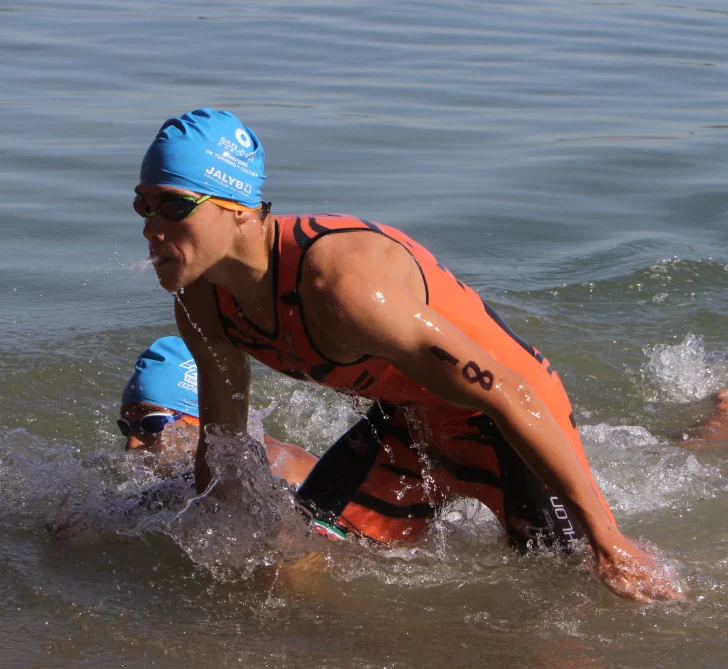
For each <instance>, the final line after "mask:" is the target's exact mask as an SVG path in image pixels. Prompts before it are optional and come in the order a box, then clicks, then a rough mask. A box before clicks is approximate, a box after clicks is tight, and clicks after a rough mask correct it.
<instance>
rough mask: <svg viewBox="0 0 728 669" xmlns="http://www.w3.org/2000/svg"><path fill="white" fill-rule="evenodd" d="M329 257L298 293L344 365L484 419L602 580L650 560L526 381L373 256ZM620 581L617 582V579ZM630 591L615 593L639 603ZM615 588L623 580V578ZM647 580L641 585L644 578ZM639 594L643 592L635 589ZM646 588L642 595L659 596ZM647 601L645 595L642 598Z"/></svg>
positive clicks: (626, 588)
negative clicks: (545, 495) (381, 367)
mask: <svg viewBox="0 0 728 669" xmlns="http://www.w3.org/2000/svg"><path fill="white" fill-rule="evenodd" d="M365 254H366V251H364V252H363V253H362V255H360V256H359V258H358V260H359V262H358V263H356V264H352V263H350V262H349V263H346V264H345V263H341V266H339V265H338V261H337V260H336V259H335V258H333V259H332V258H329V259H328V264H326V265H325V266H324V265H322V266H321V267H319V268H315V267H314V270H316V269H318V272H316V271H313V272H310V273H309V276H312V277H313V279H314V280H312V281H311V282H310V283H309V284H308V285H307V286H305V288H304V289H305V290H306V292H307V293H308V295H307V296H305V297H304V300H305V303H306V306H307V311H306V319H307V323H309V324H310V323H313V324H314V326H315V327H316V326H317V329H318V330H319V331H324V330H325V331H327V332H328V333H329V335H328V336H329V337H330V338H331V339H332V340H336V341H339V342H346V352H347V354H351V356H352V357H353V356H358V355H364V354H368V355H375V356H380V357H383V358H385V359H386V360H388V361H389V362H391V364H393V365H394V366H395V367H396V368H397V369H399V370H400V371H402V372H403V373H404V374H406V375H407V376H408V377H409V378H411V379H412V380H413V381H415V382H417V383H419V384H420V385H422V386H423V387H424V388H426V389H428V390H430V391H431V392H433V393H434V394H436V395H438V396H439V397H441V398H442V399H444V400H445V401H447V402H449V403H451V404H453V405H455V406H459V407H463V408H470V409H473V410H476V411H482V412H483V413H485V414H487V415H488V416H490V417H491V418H492V419H493V421H494V422H495V423H496V425H497V426H498V428H499V429H500V430H501V432H502V433H503V434H504V435H505V436H506V438H507V439H508V441H509V443H510V444H511V445H512V446H513V447H514V449H515V450H516V451H517V452H518V454H519V455H520V456H521V458H522V459H523V460H524V461H525V462H526V464H528V466H529V467H530V468H531V469H532V470H533V471H534V472H536V473H537V475H538V476H539V477H540V478H541V479H542V480H543V481H544V482H545V483H546V484H547V485H549V486H550V487H551V488H552V489H553V490H554V491H555V492H556V494H558V495H559V496H560V497H561V498H562V499H563V500H565V502H566V503H567V506H569V508H570V509H571V510H572V512H573V513H574V514H575V515H576V517H577V519H578V520H579V521H580V523H581V524H582V526H583V527H584V529H585V530H586V532H587V534H588V535H589V538H590V540H591V544H592V547H593V548H594V551H595V553H596V555H597V560H598V566H599V568H600V570H601V571H600V572H599V573H602V574H606V573H607V572H608V571H609V569H610V568H612V572H611V573H613V571H614V566H615V565H616V564H618V563H619V561H620V559H623V558H622V556H623V555H624V554H625V553H627V554H629V555H632V556H635V559H636V560H637V561H638V562H639V561H642V562H643V563H645V564H650V559H649V557H648V556H646V554H644V553H642V551H640V550H639V549H638V548H637V547H636V546H635V545H634V544H632V543H631V542H630V541H629V540H628V539H627V538H626V537H624V536H622V535H621V533H620V532H619V530H618V529H617V526H616V524H615V522H614V519H613V518H612V517H611V515H610V514H609V513H608V511H607V510H606V509H605V507H604V505H603V504H602V502H601V500H600V498H599V495H598V492H597V490H596V488H595V487H594V486H593V485H592V483H591V481H590V480H589V477H588V476H587V474H586V472H585V471H584V469H583V467H582V466H581V463H580V462H579V460H578V458H577V456H576V454H575V452H574V450H573V449H572V448H571V446H570V444H569V443H568V441H567V439H566V437H565V435H564V433H563V432H562V430H561V429H560V427H559V426H558V424H557V422H556V420H555V419H554V417H553V416H552V415H551V413H550V411H549V410H548V408H547V407H546V405H545V404H544V403H543V402H542V401H541V399H540V398H539V397H538V395H537V394H536V393H535V392H534V391H533V390H532V388H531V387H530V385H529V383H528V382H527V380H526V379H525V378H523V377H521V376H519V375H518V374H516V373H514V372H513V371H511V370H510V369H508V368H507V367H506V366H504V365H502V364H501V363H499V362H498V361H497V360H496V359H495V358H493V357H492V356H490V355H489V354H488V353H486V352H485V351H484V350H483V349H482V348H480V346H478V345H477V344H476V343H475V342H474V341H473V340H472V339H470V338H469V337H468V336H467V335H465V334H464V333H463V332H462V331H461V330H459V329H458V328H457V327H455V326H454V325H453V324H452V323H450V322H449V321H448V320H447V319H446V318H444V317H443V316H441V315H440V314H438V313H437V312H435V311H434V310H432V309H430V308H429V307H428V306H427V305H426V304H425V303H424V302H422V301H421V300H420V299H418V298H417V297H415V296H414V295H413V294H412V293H411V292H410V291H409V290H408V288H407V287H406V286H405V285H404V284H403V282H402V281H401V280H400V279H399V277H397V276H395V275H393V274H392V273H391V272H390V269H389V268H388V266H387V263H386V262H383V261H382V260H381V259H380V258H379V257H378V255H377V254H376V253H372V254H366V259H365V261H364V262H362V256H363V255H365ZM620 577H622V574H621V572H620ZM631 579H632V580H633V581H636V582H638V586H634V585H633V584H629V586H623V585H622V583H621V582H620V584H619V585H617V586H615V585H614V584H613V582H612V583H610V582H609V581H608V579H607V577H606V576H603V580H604V581H605V584H607V585H608V587H611V589H613V590H614V591H616V592H618V594H623V595H626V596H631V597H632V598H639V597H640V596H641V595H640V594H635V593H639V592H640V588H641V587H642V586H643V580H642V579H640V578H638V577H636V576H634V575H632V577H631ZM623 580H626V581H629V580H630V579H629V578H628V577H624V579H623ZM644 580H645V581H648V579H644ZM645 589H646V590H648V591H649V583H648V584H647V586H645ZM655 590H656V589H655V588H653V590H652V591H650V594H651V595H652V596H660V593H659V592H656V591H655ZM649 596H650V595H649V594H645V595H644V597H645V598H648V597H649Z"/></svg>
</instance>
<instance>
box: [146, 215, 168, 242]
mask: <svg viewBox="0 0 728 669" xmlns="http://www.w3.org/2000/svg"><path fill="white" fill-rule="evenodd" d="M158 220H159V216H153V217H152V218H145V219H144V233H143V234H144V236H145V237H146V238H147V240H149V241H150V242H151V241H152V240H153V239H155V240H158V241H162V240H163V239H164V235H163V234H162V232H161V231H160V230H159V226H158V225H155V222H156V221H158Z"/></svg>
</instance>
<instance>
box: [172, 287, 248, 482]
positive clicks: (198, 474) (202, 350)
mask: <svg viewBox="0 0 728 669" xmlns="http://www.w3.org/2000/svg"><path fill="white" fill-rule="evenodd" d="M212 291H213V286H212V284H210V283H209V282H208V281H207V280H205V279H198V280H197V281H195V282H194V283H193V284H191V285H190V286H188V287H187V288H186V289H185V291H184V293H183V294H182V295H180V296H178V299H179V300H180V302H181V304H180V302H176V303H175V316H176V320H177V328H178V329H179V332H180V335H181V336H182V338H183V339H184V341H185V344H187V347H188V348H189V349H190V351H191V352H192V355H193V356H194V358H195V362H196V363H197V388H198V402H199V410H200V436H199V440H198V445H197V453H196V455H195V487H196V488H197V492H199V493H201V492H204V490H205V489H206V488H207V486H208V485H209V484H210V469H209V467H208V465H207V461H206V460H205V455H206V454H207V443H206V432H205V428H206V426H208V425H212V424H215V425H218V426H220V429H229V430H230V436H231V437H233V436H235V435H236V434H237V433H239V432H245V431H246V430H247V427H248V402H249V393H250V358H249V357H248V355H247V353H245V352H244V351H241V350H240V349H238V348H236V347H235V346H234V345H233V344H232V343H231V342H230V341H229V340H228V339H227V338H226V337H225V333H224V332H223V331H222V327H221V326H220V324H219V319H218V315H217V312H216V308H215V304H216V302H215V298H214V295H213V293H212ZM202 327H204V332H203V330H202Z"/></svg>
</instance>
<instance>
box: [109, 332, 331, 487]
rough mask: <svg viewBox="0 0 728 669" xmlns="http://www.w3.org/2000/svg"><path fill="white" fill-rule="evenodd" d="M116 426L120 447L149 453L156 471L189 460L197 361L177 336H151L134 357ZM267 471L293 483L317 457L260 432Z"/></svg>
mask: <svg viewBox="0 0 728 669" xmlns="http://www.w3.org/2000/svg"><path fill="white" fill-rule="evenodd" d="M121 402H122V404H121V410H120V417H119V419H118V420H117V424H118V426H119V430H120V431H121V433H122V434H123V435H124V437H126V450H127V451H136V452H139V453H142V452H143V454H144V455H145V456H149V457H148V458H147V459H148V460H149V464H151V465H152V466H153V467H154V469H155V471H156V472H157V473H158V474H159V475H162V476H165V475H167V474H169V473H171V472H172V471H173V470H174V471H178V470H179V467H180V466H184V462H185V461H186V460H189V462H190V464H191V463H192V461H193V459H194V456H195V451H196V450H197V440H198V436H199V429H200V428H199V425H200V421H199V410H198V407H197V365H196V364H195V361H194V359H193V358H192V354H191V353H190V352H189V350H188V349H187V347H186V346H185V343H184V342H183V341H182V340H181V339H180V338H179V337H162V338H161V339H157V340H156V341H155V342H154V343H153V344H152V345H151V346H150V347H149V348H148V349H146V350H145V351H144V352H143V353H142V354H141V355H140V356H139V358H138V359H137V361H136V365H135V367H134V373H133V374H132V375H131V377H130V378H129V381H128V382H127V384H126V387H125V388H124V392H123V394H122V400H121ZM264 444H265V452H266V455H267V457H268V462H269V463H270V467H271V473H272V474H273V475H274V476H276V477H278V478H279V479H281V480H284V481H286V482H287V483H289V484H291V485H294V486H296V487H298V486H299V485H300V484H301V483H302V482H303V480H304V479H305V478H306V476H308V474H309V472H310V471H311V469H312V468H313V466H314V465H315V464H316V463H317V462H318V458H317V457H316V456H315V455H313V454H312V453H309V452H308V451H306V450H305V449H303V448H301V447H300V446H295V445H294V444H283V443H281V442H280V441H278V440H277V439H274V438H273V437H271V436H269V435H267V434H266V435H264Z"/></svg>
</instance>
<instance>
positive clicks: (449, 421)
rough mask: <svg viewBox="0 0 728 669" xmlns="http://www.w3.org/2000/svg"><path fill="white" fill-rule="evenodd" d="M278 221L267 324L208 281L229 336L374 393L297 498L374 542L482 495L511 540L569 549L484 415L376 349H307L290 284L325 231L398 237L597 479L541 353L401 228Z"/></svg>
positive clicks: (567, 525) (436, 301)
mask: <svg viewBox="0 0 728 669" xmlns="http://www.w3.org/2000/svg"><path fill="white" fill-rule="evenodd" d="M275 225H276V231H275V243H274V248H273V271H274V289H273V290H274V295H273V298H274V299H275V307H276V321H275V323H276V324H275V328H274V330H273V331H272V332H266V331H264V330H262V329H261V328H259V327H257V326H256V325H255V324H254V323H253V322H251V321H250V320H249V319H248V318H247V317H246V316H245V314H244V313H242V311H241V309H240V307H239V305H238V304H237V302H236V300H235V299H234V298H233V296H232V295H231V294H230V293H229V292H228V291H226V290H225V289H224V288H222V287H220V286H216V287H215V290H216V299H217V307H218V313H219V316H220V321H221V323H222V325H223V329H224V330H225V332H226V333H227V336H228V337H229V338H230V340H231V341H232V342H233V343H234V344H236V345H237V346H239V347H240V348H242V349H244V350H245V351H247V352H248V353H249V354H250V355H252V356H253V357H254V358H256V359H257V360H259V361H260V362H262V363H263V364H265V365H267V366H268V367H271V368H273V369H276V370H278V371H280V372H283V373H284V374H287V375H289V376H291V377H293V378H295V379H300V380H302V381H310V382H315V383H318V384H321V385H324V386H328V387H331V388H334V389H336V390H338V391H341V392H343V393H346V394H349V395H357V396H360V397H364V398H369V399H372V400H376V402H375V404H374V406H373V408H372V409H371V410H370V411H369V412H368V413H367V415H366V416H365V417H364V418H363V419H362V420H361V421H359V422H358V423H357V424H356V425H355V426H354V427H353V428H352V429H350V430H349V431H348V432H347V433H346V434H345V435H343V436H342V437H341V438H340V439H339V440H338V441H337V442H336V443H335V444H334V445H333V446H332V447H331V448H330V449H329V450H328V451H327V452H326V453H325V454H324V455H323V457H322V458H321V460H320V461H319V463H318V464H317V465H316V467H314V469H313V471H312V472H311V474H310V475H309V476H308V478H307V479H306V481H305V482H304V483H303V485H302V486H301V488H300V489H299V491H298V498H299V500H300V501H301V502H302V503H303V504H304V505H305V506H306V507H307V508H308V509H310V510H311V511H312V513H313V514H314V515H315V516H316V517H317V518H319V519H321V520H323V521H325V522H329V523H333V524H335V525H336V526H338V527H339V528H343V529H345V530H349V531H353V532H356V533H357V534H359V535H364V536H367V537H369V538H371V539H374V540H376V541H395V540H403V539H410V538H414V537H416V536H417V535H418V534H419V533H420V532H421V531H422V530H423V529H424V528H425V526H426V525H427V523H428V521H429V520H430V519H431V518H432V517H433V515H434V514H435V512H436V510H437V509H438V507H440V506H442V505H443V504H445V503H446V502H448V501H450V500H452V499H454V498H457V497H462V496H465V497H473V498H476V499H478V500H480V501H481V502H483V503H484V504H485V505H487V506H488V507H489V508H490V509H491V510H492V511H493V512H494V513H495V515H496V516H497V517H498V519H499V520H500V522H501V524H502V525H503V527H504V528H505V530H506V531H507V533H508V536H509V538H510V539H511V541H512V542H513V543H515V544H518V545H521V546H526V545H528V543H529V541H531V540H533V539H535V538H536V537H538V536H540V537H542V538H543V539H544V540H545V541H546V542H553V541H557V542H559V543H560V544H562V545H563V546H564V547H566V548H568V547H569V544H570V543H571V542H572V541H575V540H578V539H580V538H581V537H582V536H583V531H582V529H581V528H580V527H579V526H578V525H577V523H576V521H575V520H574V519H573V518H572V516H571V513H570V512H569V511H567V510H566V509H565V508H564V506H563V504H562V502H561V501H560V500H559V498H558V497H557V496H556V495H555V494H554V493H553V492H552V491H550V490H549V489H548V488H547V487H546V486H545V485H544V484H543V483H541V481H540V480H539V479H538V477H536V476H535V475H534V474H533V473H532V472H531V471H530V469H529V468H528V467H527V466H526V465H525V464H524V463H523V461H522V460H521V458H520V457H519V456H518V455H517V454H516V452H515V451H514V450H513V448H512V447H511V446H510V445H509V444H508V443H507V441H506V440H505V438H504V437H503V435H502V434H501V433H500V431H499V430H498V428H497V427H496V426H495V424H494V423H493V421H492V420H491V419H490V418H489V417H488V416H486V415H484V414H483V413H480V412H474V411H470V410H463V409H459V408H457V407H454V406H452V405H450V404H448V403H446V402H444V401H443V400H441V399H439V398H438V397H436V396H435V395H434V394H432V393H431V392H429V391H427V390H425V389H424V388H422V387H420V386H418V385H417V384H416V383H414V382H413V381H412V380H411V379H409V378H408V377H406V376H405V375H404V374H402V373H401V372H400V371H398V370H397V369H395V368H394V367H393V366H392V365H391V364H390V363H388V362H387V361H386V360H384V359H383V358H379V357H372V356H363V357H362V358H361V359H359V360H357V361H356V362H352V363H348V364H341V363H337V362H335V361H333V360H329V359H328V358H326V356H324V355H323V354H322V353H321V352H320V351H318V350H317V349H316V346H315V345H314V343H313V342H312V341H311V338H310V337H309V335H308V332H307V330H306V315H305V313H304V307H305V305H302V304H301V300H300V297H299V291H298V287H299V282H300V279H301V268H302V265H303V261H304V258H305V255H306V252H307V251H308V249H309V248H311V245H312V244H315V243H316V241H317V240H319V239H321V238H322V237H324V236H326V235H332V234H343V233H349V234H352V233H353V234H366V235H373V234H376V235H384V236H386V237H388V238H389V239H392V240H394V241H395V242H397V243H398V244H401V245H402V246H403V247H404V248H405V249H406V250H407V251H408V252H409V253H410V255H411V256H412V258H414V260H415V262H416V263H417V264H418V266H419V269H420V272H421V273H422V278H423V280H424V283H425V289H426V299H427V304H428V305H429V306H430V307H431V308H433V309H434V310H435V311H437V312H438V313H440V314H441V315H442V316H444V317H445V318H447V319H448V320H449V321H450V322H451V323H452V324H453V325H455V326H456V327H458V328H460V330H462V331H463V332H464V333H465V334H466V335H468V336H469V337H470V338H471V339H473V340H474V341H475V342H476V343H477V344H478V345H479V346H480V347H481V348H482V349H483V350H484V351H486V352H487V353H488V354H489V355H492V356H493V357H494V358H496V359H497V360H498V361H499V362H501V363H502V364H505V365H506V366H507V367H509V368H510V369H511V370H513V371H514V372H516V373H517V374H520V375H522V376H524V377H525V378H526V379H528V381H529V383H530V384H531V386H532V388H533V389H534V391H535V392H536V393H538V395H539V396H540V398H541V399H542V400H543V401H544V402H545V403H546V405H547V406H548V408H549V410H550V411H551V412H552V414H553V415H554V417H555V419H556V421H557V422H558V424H559V426H560V427H561V429H562V430H563V432H564V434H565V435H566V437H567V439H568V440H569V443H570V444H571V445H572V447H573V449H574V451H575V452H576V454H577V455H578V457H579V460H580V461H581V463H582V465H583V467H584V469H585V471H586V472H587V474H588V475H589V478H590V480H592V484H593V485H595V484H594V483H593V479H591V474H590V473H589V467H588V464H587V461H586V457H585V455H584V452H583V449H582V445H581V440H580V438H579V432H578V430H577V429H576V424H575V422H574V417H573V414H572V410H571V405H570V404H569V400H568V397H567V395H566V392H565V390H564V388H563V386H562V384H561V381H560V379H559V377H558V375H557V373H556V372H555V371H554V369H553V368H552V367H551V365H550V364H549V362H548V360H546V358H545V357H544V356H543V354H542V353H540V352H539V351H538V350H536V349H535V348H534V347H533V346H531V345H530V344H528V343H526V342H525V341H523V340H522V339H520V338H519V337H518V336H517V335H516V334H515V333H514V332H513V331H512V330H510V329H509V328H508V326H507V325H506V324H505V323H504V322H503V320H502V319H501V318H500V316H498V314H497V313H496V312H495V311H493V309H492V308H491V307H490V306H489V305H488V304H487V303H486V302H484V301H483V300H482V299H481V298H480V296H479V295H478V294H477V293H476V292H475V291H474V290H472V289H471V288H470V287H468V286H466V285H465V284H464V283H462V282H461V281H459V280H458V279H457V278H456V277H455V276H454V275H453V274H452V273H451V272H450V271H449V270H448V269H447V268H445V267H443V266H442V265H441V264H440V263H438V262H437V260H436V258H435V257H434V256H433V255H432V254H431V253H430V252H429V251H428V250H427V249H425V248H423V247H422V246H420V245H419V244H417V243H416V242H415V241H413V240H412V239H410V238H409V237H407V236H406V235H404V234H403V233H401V232H399V231H398V230H395V229H393V228H389V227H387V226H384V225H380V224H378V223H373V222H370V221H366V220H362V219H357V218H352V217H349V216H343V215H337V214H323V215H318V214H317V215H311V216H279V217H277V218H276V220H275ZM443 353H444V352H443ZM473 373H477V372H476V370H473ZM595 487H596V485H595ZM604 505H605V507H606V502H604Z"/></svg>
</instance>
